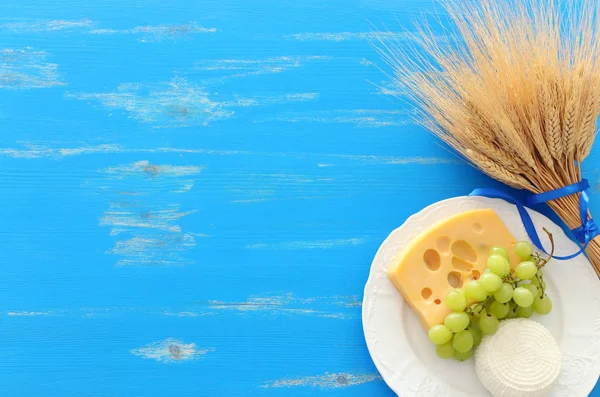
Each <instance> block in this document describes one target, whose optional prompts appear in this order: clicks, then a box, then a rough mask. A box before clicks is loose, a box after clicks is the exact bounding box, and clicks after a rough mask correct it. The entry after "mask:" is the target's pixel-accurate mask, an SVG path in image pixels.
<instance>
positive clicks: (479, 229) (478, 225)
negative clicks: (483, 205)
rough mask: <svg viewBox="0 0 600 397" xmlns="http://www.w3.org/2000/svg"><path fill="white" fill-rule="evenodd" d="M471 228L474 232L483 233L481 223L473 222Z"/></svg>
mask: <svg viewBox="0 0 600 397" xmlns="http://www.w3.org/2000/svg"><path fill="white" fill-rule="evenodd" d="M473 230H474V231H475V233H483V226H481V223H479V222H475V223H474V224H473Z"/></svg>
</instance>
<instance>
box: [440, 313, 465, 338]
mask: <svg viewBox="0 0 600 397" xmlns="http://www.w3.org/2000/svg"><path fill="white" fill-rule="evenodd" d="M470 322H471V319H470V318H469V315H468V314H467V313H465V312H461V313H450V314H448V315H447V316H446V319H445V320H444V325H445V326H446V328H448V329H449V330H450V331H452V332H454V333H456V332H460V331H464V329H465V328H467V327H468V326H469V323H470Z"/></svg>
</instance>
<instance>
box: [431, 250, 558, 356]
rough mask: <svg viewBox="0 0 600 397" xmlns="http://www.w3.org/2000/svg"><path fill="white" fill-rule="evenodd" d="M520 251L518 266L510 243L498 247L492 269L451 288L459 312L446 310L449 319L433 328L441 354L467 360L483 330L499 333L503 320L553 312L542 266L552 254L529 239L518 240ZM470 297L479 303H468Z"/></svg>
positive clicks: (448, 298) (453, 304) (450, 301)
mask: <svg viewBox="0 0 600 397" xmlns="http://www.w3.org/2000/svg"><path fill="white" fill-rule="evenodd" d="M515 254H517V256H518V257H519V258H521V259H522V262H521V263H519V265H518V266H517V267H516V268H515V270H514V272H512V271H511V267H510V263H509V258H508V252H507V251H506V249H504V248H501V247H494V248H492V249H491V251H490V255H489V257H488V259H487V269H486V270H485V272H484V273H483V274H482V275H481V277H480V278H479V280H471V281H469V282H468V283H467V284H466V285H465V286H464V288H456V289H453V290H452V291H450V292H449V293H448V295H447V296H446V299H445V303H446V305H447V306H448V307H449V308H450V309H452V310H453V312H452V313H450V314H449V315H448V316H446V319H445V320H444V324H440V325H434V326H433V327H431V329H430V330H429V339H430V340H431V341H432V342H433V343H434V344H435V345H436V351H437V354H438V356H440V357H441V358H444V359H447V358H451V357H454V358H455V359H456V360H458V361H465V360H467V359H468V358H469V357H470V356H471V353H472V351H473V349H474V348H476V347H477V346H478V345H479V344H480V343H481V339H482V337H483V336H485V335H493V334H494V333H496V331H497V330H498V324H499V321H501V320H503V319H511V318H516V317H524V318H529V317H531V315H532V314H533V312H536V313H538V314H542V315H545V314H548V313H550V311H551V310H552V301H551V300H550V298H549V297H548V296H547V295H546V283H545V281H544V274H543V272H542V268H543V267H544V265H545V264H546V263H547V262H548V260H545V259H542V258H541V257H540V255H539V254H537V253H534V252H533V247H532V246H531V244H529V243H528V242H526V241H519V242H518V243H517V244H516V245H515ZM469 302H474V303H472V304H470V305H469V306H468V307H467V305H468V303H469Z"/></svg>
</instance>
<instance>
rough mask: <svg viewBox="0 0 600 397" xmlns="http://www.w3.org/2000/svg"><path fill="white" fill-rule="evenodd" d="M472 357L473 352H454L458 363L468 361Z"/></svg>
mask: <svg viewBox="0 0 600 397" xmlns="http://www.w3.org/2000/svg"><path fill="white" fill-rule="evenodd" d="M469 357H471V350H469V351H468V352H466V353H459V352H454V358H455V359H456V361H467V360H468V359H469Z"/></svg>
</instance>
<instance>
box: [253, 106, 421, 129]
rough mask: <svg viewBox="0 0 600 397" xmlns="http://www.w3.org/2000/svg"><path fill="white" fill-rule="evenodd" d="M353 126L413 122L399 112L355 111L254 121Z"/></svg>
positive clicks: (407, 123)
mask: <svg viewBox="0 0 600 397" xmlns="http://www.w3.org/2000/svg"><path fill="white" fill-rule="evenodd" d="M272 121H279V122H287V123H327V124H354V125H355V126H357V127H363V128H380V127H392V126H406V125H412V124H413V121H412V120H410V119H408V118H407V117H406V113H405V112H403V111H400V110H378V109H355V110H334V111H325V112H311V113H287V114H282V115H280V116H277V117H272V118H266V119H264V120H255V121H254V122H255V123H261V122H272Z"/></svg>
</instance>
